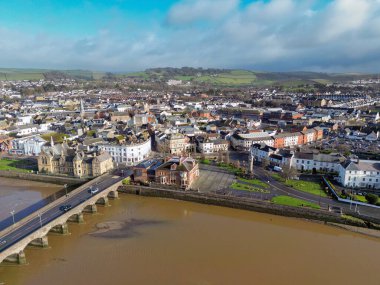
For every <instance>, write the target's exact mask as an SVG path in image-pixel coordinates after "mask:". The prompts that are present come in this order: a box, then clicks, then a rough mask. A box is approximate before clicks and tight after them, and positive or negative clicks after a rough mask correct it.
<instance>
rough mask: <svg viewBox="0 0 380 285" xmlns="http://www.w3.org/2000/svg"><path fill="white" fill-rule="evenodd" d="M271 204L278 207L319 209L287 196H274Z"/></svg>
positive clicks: (314, 205)
mask: <svg viewBox="0 0 380 285" xmlns="http://www.w3.org/2000/svg"><path fill="white" fill-rule="evenodd" d="M271 202H272V203H274V204H278V205H285V206H293V207H309V208H313V209H320V208H321V207H320V206H319V205H318V204H315V203H311V202H308V201H305V200H301V199H298V198H293V197H289V196H276V197H274V198H272V200H271Z"/></svg>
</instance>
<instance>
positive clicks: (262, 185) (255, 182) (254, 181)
mask: <svg viewBox="0 0 380 285" xmlns="http://www.w3.org/2000/svg"><path fill="white" fill-rule="evenodd" d="M239 180H240V181H242V182H246V183H249V184H252V185H256V186H261V187H263V188H268V187H269V185H268V184H267V183H265V182H263V181H261V180H259V179H245V178H239Z"/></svg>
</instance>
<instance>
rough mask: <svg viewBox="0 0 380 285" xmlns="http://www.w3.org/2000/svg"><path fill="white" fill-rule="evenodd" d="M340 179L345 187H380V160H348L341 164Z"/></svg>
mask: <svg viewBox="0 0 380 285" xmlns="http://www.w3.org/2000/svg"><path fill="white" fill-rule="evenodd" d="M338 181H339V182H340V183H341V184H342V185H343V186H345V187H352V188H369V189H380V161H377V160H356V161H352V160H347V161H346V162H345V163H342V164H341V165H340V168H339V177H338Z"/></svg>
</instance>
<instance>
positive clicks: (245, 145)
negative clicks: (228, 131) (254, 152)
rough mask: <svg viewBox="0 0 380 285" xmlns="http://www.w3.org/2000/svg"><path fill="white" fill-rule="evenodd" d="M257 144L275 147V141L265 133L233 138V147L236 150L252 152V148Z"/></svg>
mask: <svg viewBox="0 0 380 285" xmlns="http://www.w3.org/2000/svg"><path fill="white" fill-rule="evenodd" d="M255 143H264V144H266V145H269V146H273V145H274V140H273V138H272V137H270V136H268V133H265V132H262V133H253V134H239V135H232V136H231V146H232V147H233V148H235V149H241V150H250V148H251V146H252V145H253V144H255Z"/></svg>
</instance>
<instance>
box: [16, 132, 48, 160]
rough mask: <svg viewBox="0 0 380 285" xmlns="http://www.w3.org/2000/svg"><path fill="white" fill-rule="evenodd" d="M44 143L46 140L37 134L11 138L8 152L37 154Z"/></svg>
mask: <svg viewBox="0 0 380 285" xmlns="http://www.w3.org/2000/svg"><path fill="white" fill-rule="evenodd" d="M46 143H47V141H46V140H44V139H43V138H41V137H40V136H39V135H34V136H28V137H23V138H17V139H13V140H12V141H11V147H10V149H9V154H19V155H33V156H34V155H39V154H40V152H41V151H42V147H43V146H44V145H45V144H46Z"/></svg>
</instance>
